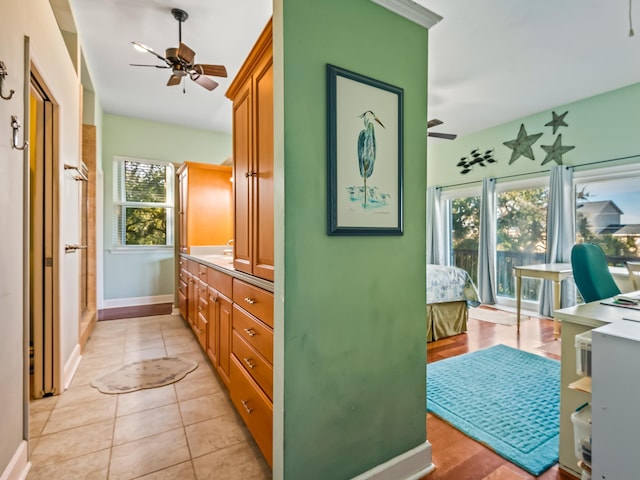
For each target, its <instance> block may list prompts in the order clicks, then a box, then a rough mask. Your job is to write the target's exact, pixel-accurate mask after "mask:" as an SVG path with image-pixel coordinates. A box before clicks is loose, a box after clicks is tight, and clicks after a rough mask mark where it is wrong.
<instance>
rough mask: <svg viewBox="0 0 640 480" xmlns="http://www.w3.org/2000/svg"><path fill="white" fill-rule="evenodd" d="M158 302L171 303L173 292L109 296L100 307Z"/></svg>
mask: <svg viewBox="0 0 640 480" xmlns="http://www.w3.org/2000/svg"><path fill="white" fill-rule="evenodd" d="M158 303H173V294H172V293H170V294H167V295H153V296H151V297H127V298H109V299H107V300H105V301H104V302H103V303H102V309H103V310H107V309H110V308H122V307H137V306H140V305H155V304H158Z"/></svg>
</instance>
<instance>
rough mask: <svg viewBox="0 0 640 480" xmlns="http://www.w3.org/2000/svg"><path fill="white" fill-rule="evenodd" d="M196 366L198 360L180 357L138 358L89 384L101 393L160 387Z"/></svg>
mask: <svg viewBox="0 0 640 480" xmlns="http://www.w3.org/2000/svg"><path fill="white" fill-rule="evenodd" d="M197 366H198V362H193V361H190V360H185V359H183V358H180V357H162V358H153V359H151V360H140V361H138V362H133V363H128V364H126V365H123V366H122V367H120V368H119V369H118V370H115V371H113V372H111V373H108V374H106V375H104V376H103V377H100V378H97V379H95V380H93V381H92V382H91V386H92V387H95V388H97V389H98V390H100V391H101V392H102V393H128V392H135V391H136V390H142V389H143V388H155V387H162V386H163V385H169V384H170V383H173V382H177V381H178V380H181V379H182V378H184V376H185V375H186V374H187V373H189V372H191V371H193V370H195V369H196V367H197Z"/></svg>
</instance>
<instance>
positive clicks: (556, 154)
mask: <svg viewBox="0 0 640 480" xmlns="http://www.w3.org/2000/svg"><path fill="white" fill-rule="evenodd" d="M540 147H542V149H543V150H544V151H545V152H547V156H546V157H545V158H544V160H543V161H542V165H544V164H546V163H549V162H551V161H552V160H553V161H554V162H556V163H557V164H558V165H562V155H563V154H565V153H567V152H568V151H569V150H573V149H574V148H576V147H575V146H563V145H562V134H560V135H558V136H557V137H556V141H555V142H553V145H540Z"/></svg>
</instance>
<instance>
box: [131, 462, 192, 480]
mask: <svg viewBox="0 0 640 480" xmlns="http://www.w3.org/2000/svg"><path fill="white" fill-rule="evenodd" d="M138 480H196V474H195V473H194V471H193V465H191V462H184V463H180V464H178V465H174V466H173V467H169V468H165V469H163V470H160V471H157V472H154V473H150V474H149V475H144V476H143V477H138Z"/></svg>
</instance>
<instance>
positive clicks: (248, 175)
mask: <svg viewBox="0 0 640 480" xmlns="http://www.w3.org/2000/svg"><path fill="white" fill-rule="evenodd" d="M256 175H258V172H245V174H244V176H245V177H247V178H249V177H255V176H256Z"/></svg>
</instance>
